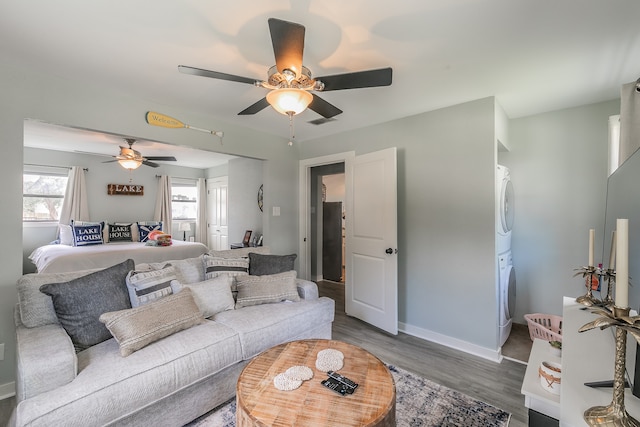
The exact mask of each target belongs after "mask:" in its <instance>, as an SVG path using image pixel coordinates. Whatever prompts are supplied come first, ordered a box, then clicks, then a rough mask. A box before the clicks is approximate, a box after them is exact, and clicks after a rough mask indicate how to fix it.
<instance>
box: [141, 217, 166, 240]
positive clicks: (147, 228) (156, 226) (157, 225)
mask: <svg viewBox="0 0 640 427" xmlns="http://www.w3.org/2000/svg"><path fill="white" fill-rule="evenodd" d="M154 230H160V231H162V221H140V222H138V241H140V242H146V241H147V240H148V239H149V233H151V232H152V231H154Z"/></svg>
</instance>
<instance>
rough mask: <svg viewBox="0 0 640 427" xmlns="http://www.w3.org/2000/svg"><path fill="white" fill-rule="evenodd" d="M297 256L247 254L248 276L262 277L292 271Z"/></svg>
mask: <svg viewBox="0 0 640 427" xmlns="http://www.w3.org/2000/svg"><path fill="white" fill-rule="evenodd" d="M297 256H298V255H296V254H291V255H263V254H256V253H250V254H249V274H250V275H252V276H264V275H266V274H278V273H284V272H286V271H291V270H293V269H294V263H295V260H296V258H297Z"/></svg>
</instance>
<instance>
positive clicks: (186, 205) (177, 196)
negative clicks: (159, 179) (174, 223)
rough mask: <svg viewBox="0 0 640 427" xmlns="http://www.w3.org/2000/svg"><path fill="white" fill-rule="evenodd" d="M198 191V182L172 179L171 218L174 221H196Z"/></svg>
mask: <svg viewBox="0 0 640 427" xmlns="http://www.w3.org/2000/svg"><path fill="white" fill-rule="evenodd" d="M197 195H198V189H197V186H196V181H193V180H188V179H178V178H172V183H171V216H172V219H173V220H193V221H195V219H196V212H197V200H198V197H197Z"/></svg>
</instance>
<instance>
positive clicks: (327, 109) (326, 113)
mask: <svg viewBox="0 0 640 427" xmlns="http://www.w3.org/2000/svg"><path fill="white" fill-rule="evenodd" d="M312 95H313V101H311V104H309V109H311V110H313V111H315V112H316V113H318V114H320V115H321V116H322V117H324V118H325V119H329V118H331V117H333V116H337V115H338V114H342V110H341V109H339V108H338V107H336V106H335V105H333V104H330V103H328V102H327V101H325V100H324V99H322V98H320V97H319V96H318V95H316V94H312Z"/></svg>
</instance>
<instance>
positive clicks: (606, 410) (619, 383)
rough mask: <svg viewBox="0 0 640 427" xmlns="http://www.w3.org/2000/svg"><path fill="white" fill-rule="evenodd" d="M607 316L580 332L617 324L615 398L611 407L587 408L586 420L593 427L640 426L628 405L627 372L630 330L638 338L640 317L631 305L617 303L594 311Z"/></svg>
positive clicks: (614, 377) (585, 326)
mask: <svg viewBox="0 0 640 427" xmlns="http://www.w3.org/2000/svg"><path fill="white" fill-rule="evenodd" d="M592 312H593V313H596V314H602V315H603V316H602V317H600V318H598V319H596V320H594V321H593V322H589V323H587V324H586V325H584V326H582V327H581V328H580V329H579V332H584V331H588V330H590V329H593V328H596V327H598V328H600V329H605V328H608V327H610V326H616V334H615V335H616V355H615V366H614V374H613V399H612V401H611V403H610V404H609V405H608V406H594V407H592V408H589V409H587V410H586V411H584V420H585V421H586V423H587V424H588V425H590V426H611V427H640V422H638V420H636V419H635V418H633V417H632V416H631V415H629V413H627V411H626V409H625V407H624V374H625V367H626V366H625V365H626V357H627V331H629V332H631V333H632V334H633V335H634V337H635V338H636V339H638V326H636V325H635V322H636V321H638V320H640V318H639V317H638V316H635V317H629V308H628V307H627V308H620V307H616V306H613V307H611V310H609V309H606V308H605V309H596V310H592Z"/></svg>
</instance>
